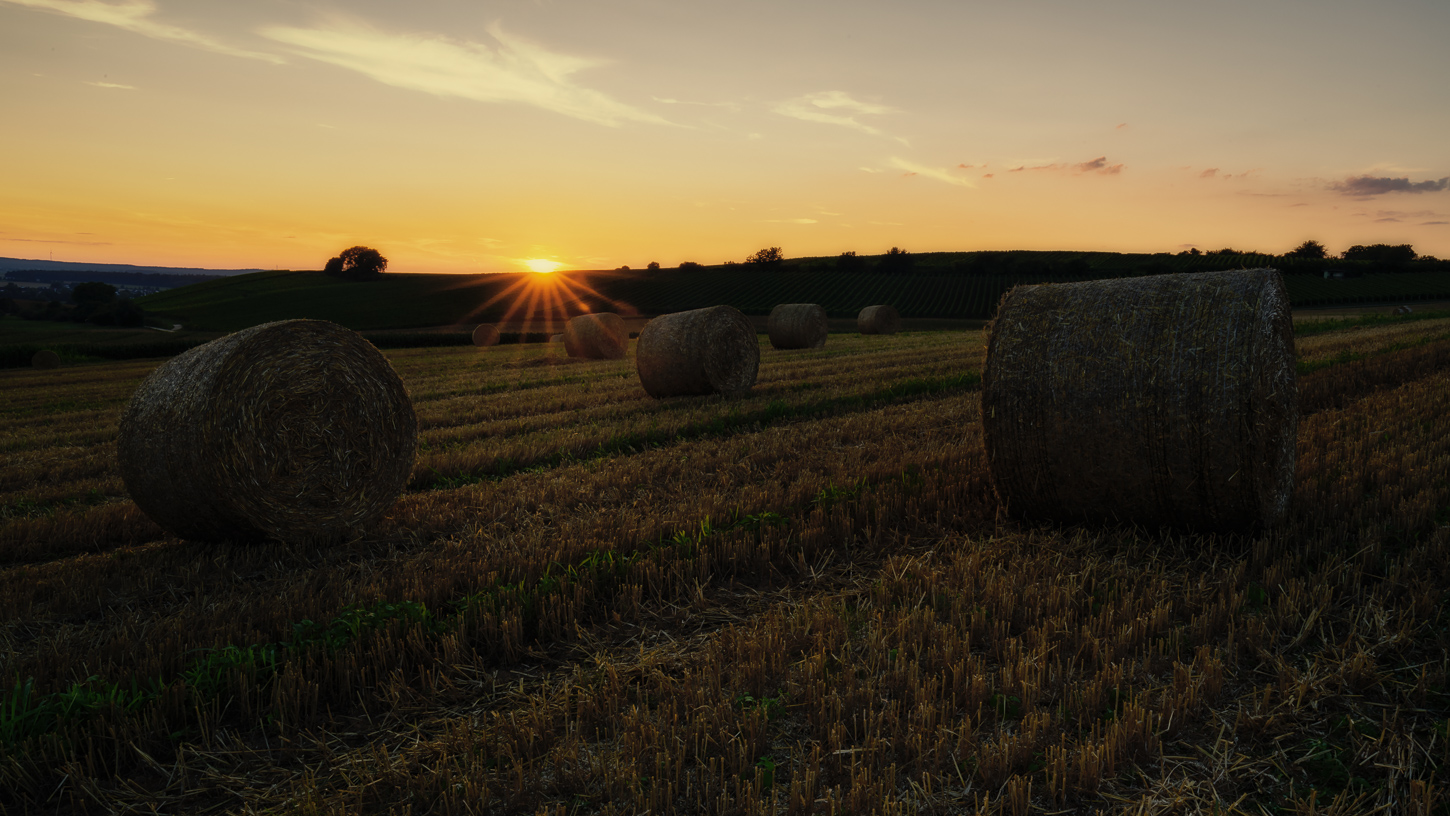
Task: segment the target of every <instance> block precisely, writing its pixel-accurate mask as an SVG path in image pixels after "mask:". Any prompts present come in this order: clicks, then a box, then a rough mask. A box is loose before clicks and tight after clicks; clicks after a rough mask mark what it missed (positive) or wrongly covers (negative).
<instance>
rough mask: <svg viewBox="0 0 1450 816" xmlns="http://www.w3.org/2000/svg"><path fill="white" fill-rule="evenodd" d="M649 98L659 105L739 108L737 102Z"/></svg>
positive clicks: (662, 97)
mask: <svg viewBox="0 0 1450 816" xmlns="http://www.w3.org/2000/svg"><path fill="white" fill-rule="evenodd" d="M650 99H653V100H654V101H656V102H658V103H660V104H661V105H696V106H699V107H702V108H725V109H726V110H731V111H738V110H740V103H739V102H692V101H690V100H688V99H672V98H670V97H667V96H651V97H650Z"/></svg>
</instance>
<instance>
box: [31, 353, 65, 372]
mask: <svg viewBox="0 0 1450 816" xmlns="http://www.w3.org/2000/svg"><path fill="white" fill-rule="evenodd" d="M30 367H31V368H39V369H45V370H49V369H52V368H60V355H59V354H56V353H55V352H53V351H51V350H50V349H41V350H40V351H37V352H35V354H34V355H33V356H32V357H31V358H30Z"/></svg>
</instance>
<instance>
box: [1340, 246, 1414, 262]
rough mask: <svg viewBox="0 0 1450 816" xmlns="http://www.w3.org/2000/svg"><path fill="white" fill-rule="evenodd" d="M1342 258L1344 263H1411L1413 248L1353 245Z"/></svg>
mask: <svg viewBox="0 0 1450 816" xmlns="http://www.w3.org/2000/svg"><path fill="white" fill-rule="evenodd" d="M1342 257H1343V258H1344V260H1346V261H1413V260H1415V248H1414V247H1413V246H1411V245H1409V244H1370V245H1369V246H1364V245H1362V244H1355V245H1354V246H1352V247H1350V248H1349V249H1346V250H1345V251H1344V255H1343V256H1342Z"/></svg>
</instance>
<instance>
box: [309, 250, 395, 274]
mask: <svg viewBox="0 0 1450 816" xmlns="http://www.w3.org/2000/svg"><path fill="white" fill-rule="evenodd" d="M387 268H388V259H387V258H384V257H383V256H382V253H380V252H378V251H377V250H376V249H372V248H371V247H365V246H355V247H348V248H347V249H344V250H343V251H342V253H341V254H339V255H338V256H337V257H336V258H333V259H332V260H330V261H328V262H327V266H325V267H323V269H322V271H323V272H324V273H326V274H328V275H331V276H333V277H334V278H342V279H343V280H352V281H359V280H367V279H368V278H375V277H377V276H378V275H381V274H383V272H384V271H386V270H387Z"/></svg>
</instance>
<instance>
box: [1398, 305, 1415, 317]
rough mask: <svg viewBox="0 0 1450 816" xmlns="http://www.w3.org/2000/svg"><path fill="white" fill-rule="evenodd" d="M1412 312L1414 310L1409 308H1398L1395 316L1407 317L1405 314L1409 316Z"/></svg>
mask: <svg viewBox="0 0 1450 816" xmlns="http://www.w3.org/2000/svg"><path fill="white" fill-rule="evenodd" d="M1413 311H1415V310H1414V309H1411V308H1410V307H1409V306H1400V307H1397V308H1396V309H1395V314H1397V315H1407V314H1410V313H1411V312H1413Z"/></svg>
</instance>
